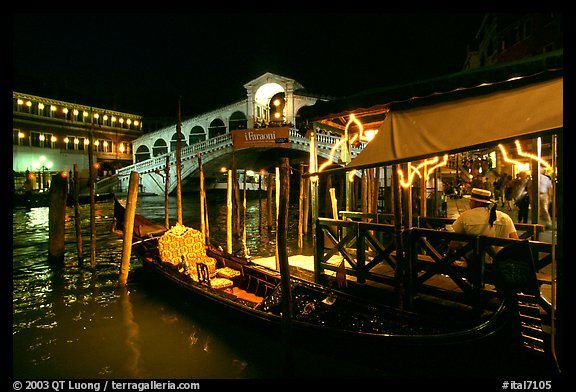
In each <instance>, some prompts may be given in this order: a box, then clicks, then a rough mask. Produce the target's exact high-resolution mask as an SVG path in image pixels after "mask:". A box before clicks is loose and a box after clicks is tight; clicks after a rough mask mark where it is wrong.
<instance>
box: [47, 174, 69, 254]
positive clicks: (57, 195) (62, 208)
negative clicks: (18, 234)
mask: <svg viewBox="0 0 576 392" xmlns="http://www.w3.org/2000/svg"><path fill="white" fill-rule="evenodd" d="M67 176H68V175H67V174H66V172H60V173H59V174H58V175H56V176H54V177H52V183H51V184H50V207H49V208H50V209H49V211H48V224H49V234H48V259H49V260H50V261H57V262H62V261H64V250H65V244H64V234H65V221H66V199H67V197H68V180H67Z"/></svg>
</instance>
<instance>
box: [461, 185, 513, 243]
mask: <svg viewBox="0 0 576 392" xmlns="http://www.w3.org/2000/svg"><path fill="white" fill-rule="evenodd" d="M464 197H466V198H468V199H470V209H469V210H466V211H464V212H463V213H462V214H460V216H459V217H458V218H456V220H455V221H454V223H453V224H452V228H453V229H454V231H455V232H456V233H460V234H473V235H484V236H489V237H502V238H515V239H518V233H517V232H516V227H515V226H514V221H513V220H512V218H510V216H509V215H508V214H506V213H505V212H502V211H498V210H497V209H496V206H497V203H496V200H493V199H492V192H490V191H489V190H486V189H481V188H473V189H472V192H471V193H470V194H469V195H464ZM491 203H492V204H493V206H492V208H490V204H491ZM451 245H452V244H451ZM451 247H452V246H451Z"/></svg>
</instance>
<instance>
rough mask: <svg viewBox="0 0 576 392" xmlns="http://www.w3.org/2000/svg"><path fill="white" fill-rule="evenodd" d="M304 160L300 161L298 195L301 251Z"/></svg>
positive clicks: (300, 246) (301, 244)
mask: <svg viewBox="0 0 576 392" xmlns="http://www.w3.org/2000/svg"><path fill="white" fill-rule="evenodd" d="M303 174H304V162H300V172H299V178H300V189H299V196H298V249H299V250H300V251H301V250H302V247H303V242H304V226H305V224H304V176H303Z"/></svg>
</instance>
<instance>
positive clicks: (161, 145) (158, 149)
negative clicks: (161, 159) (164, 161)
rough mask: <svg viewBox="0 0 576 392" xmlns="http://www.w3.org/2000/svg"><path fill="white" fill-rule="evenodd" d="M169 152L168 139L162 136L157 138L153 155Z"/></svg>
mask: <svg viewBox="0 0 576 392" xmlns="http://www.w3.org/2000/svg"><path fill="white" fill-rule="evenodd" d="M167 152H168V145H167V144H166V140H164V139H162V138H158V139H156V141H155V142H154V146H153V147H152V156H155V157H157V156H158V155H164V154H166V153H167Z"/></svg>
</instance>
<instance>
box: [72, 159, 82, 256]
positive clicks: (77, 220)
mask: <svg viewBox="0 0 576 392" xmlns="http://www.w3.org/2000/svg"><path fill="white" fill-rule="evenodd" d="M72 184H73V186H72V189H73V191H74V228H75V230H76V231H75V232H76V251H77V252H78V263H82V261H83V260H84V252H83V249H82V218H81V217H80V203H79V201H78V194H79V193H80V177H79V175H78V164H77V163H75V164H74V182H72Z"/></svg>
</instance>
